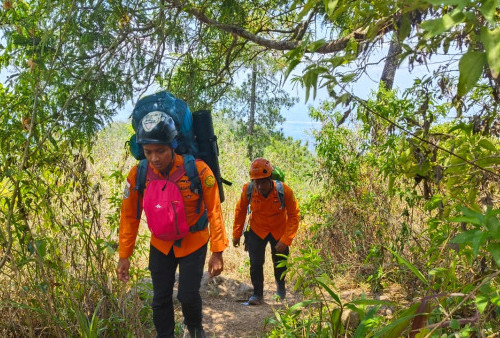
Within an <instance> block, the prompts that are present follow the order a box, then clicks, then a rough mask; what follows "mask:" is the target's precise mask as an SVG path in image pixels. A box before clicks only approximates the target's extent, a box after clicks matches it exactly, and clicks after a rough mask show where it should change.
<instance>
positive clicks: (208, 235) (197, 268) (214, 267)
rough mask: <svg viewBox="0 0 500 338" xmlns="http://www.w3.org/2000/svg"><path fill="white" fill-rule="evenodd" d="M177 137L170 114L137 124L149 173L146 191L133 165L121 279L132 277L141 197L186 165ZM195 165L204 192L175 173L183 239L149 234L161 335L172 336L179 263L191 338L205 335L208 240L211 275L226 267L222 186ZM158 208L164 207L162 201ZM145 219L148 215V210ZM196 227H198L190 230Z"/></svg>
mask: <svg viewBox="0 0 500 338" xmlns="http://www.w3.org/2000/svg"><path fill="white" fill-rule="evenodd" d="M176 135H177V131H176V128H175V124H174V121H173V120H172V118H171V117H170V116H168V115H167V114H166V113H164V112H159V111H153V112H150V113H148V114H147V115H146V116H144V117H143V118H142V120H141V122H140V124H139V126H138V128H137V135H136V137H137V143H138V144H140V145H142V147H143V149H144V154H145V156H146V159H147V160H148V168H147V171H148V174H147V176H146V189H145V190H144V193H143V195H141V194H140V193H139V191H138V190H137V189H136V176H137V168H138V167H137V166H134V167H133V168H132V169H131V170H130V172H129V174H128V177H127V186H126V189H125V194H124V199H123V203H122V208H121V215H120V216H121V217H120V232H119V256H120V258H119V261H118V268H117V273H118V278H119V279H120V280H121V281H123V282H127V281H128V280H129V278H130V277H129V268H130V261H129V257H130V256H131V255H132V252H133V249H134V246H135V240H136V237H137V233H138V228H139V222H140V219H138V217H137V215H140V211H139V213H138V210H137V208H138V207H139V208H141V210H142V208H143V197H144V200H145V199H146V197H148V196H151V195H152V192H151V191H150V192H149V195H148V185H149V184H150V182H152V180H155V179H169V177H170V176H171V175H172V174H173V173H177V172H178V171H177V170H179V168H180V169H181V170H182V169H183V166H184V158H183V157H182V156H180V155H178V154H176V153H175V152H174V149H175V148H176V143H177V142H176ZM196 167H197V170H198V173H199V178H200V180H201V185H202V193H199V192H193V191H192V190H191V182H190V181H189V178H188V177H187V176H186V174H184V176H180V175H178V174H177V176H179V177H180V179H178V180H177V181H176V184H177V187H178V188H179V191H180V193H181V195H182V201H183V203H184V209H185V214H186V221H187V224H188V225H189V226H190V232H189V233H188V234H187V235H186V236H185V237H184V238H182V240H180V241H167V240H161V239H159V238H157V237H155V236H154V235H153V234H152V235H151V245H150V256H149V269H150V271H151V278H152V281H153V302H152V308H153V322H154V324H155V327H156V331H157V337H174V329H175V321H174V308H173V301H172V294H173V286H174V283H175V271H176V269H177V266H179V286H178V295H177V298H178V299H179V301H180V303H181V306H182V312H183V315H184V324H185V325H186V326H187V329H188V331H189V335H190V336H191V337H205V333H204V330H203V327H202V300H201V297H200V293H199V288H200V283H201V278H202V275H203V267H204V264H205V257H206V253H207V243H208V241H210V250H211V251H212V255H211V257H210V260H209V263H208V271H209V274H210V276H217V275H219V274H220V273H221V272H222V270H223V259H222V251H223V250H224V249H225V248H226V247H227V245H228V239H227V236H226V232H225V228H224V223H223V220H222V211H221V205H220V199H219V191H218V187H217V184H216V182H215V179H214V176H213V173H212V171H211V170H210V168H209V167H208V165H207V164H206V163H204V162H202V161H196ZM181 174H182V172H181ZM172 176H173V175H172ZM165 182H166V181H165ZM151 186H153V185H151ZM154 186H156V184H155V185H154ZM160 186H161V184H160ZM200 196H202V197H200ZM200 198H202V202H201V206H202V208H201V211H199V212H197V206H199V204H198V200H199V199H200ZM138 202H139V203H138ZM158 207H161V206H160V203H158ZM146 217H148V211H147V210H146ZM207 219H208V225H207ZM148 221H149V218H148ZM176 221H177V220H176ZM200 225H201V226H200ZM193 229H196V230H194V231H192V232H191V230H193Z"/></svg>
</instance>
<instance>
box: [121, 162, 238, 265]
mask: <svg viewBox="0 0 500 338" xmlns="http://www.w3.org/2000/svg"><path fill="white" fill-rule="evenodd" d="M183 163H184V159H183V157H182V156H180V155H177V154H176V155H175V159H174V165H173V166H172V170H171V171H170V173H173V172H174V171H175V170H176V169H177V168H178V167H179V166H180V165H182V164H183ZM196 167H197V169H198V173H199V175H200V180H201V183H202V189H203V202H204V203H202V211H201V212H200V213H199V214H197V213H196V205H197V201H198V195H197V194H195V193H193V192H191V190H190V188H189V186H190V184H191V183H190V181H189V179H188V177H187V176H186V175H185V176H183V177H181V179H180V180H179V181H178V182H177V184H178V186H179V189H180V191H181V193H182V196H183V199H184V206H185V210H186V217H187V222H188V224H189V225H190V226H192V225H194V224H195V223H196V221H197V220H198V219H199V218H200V217H201V215H202V214H203V204H204V205H205V207H206V208H207V216H208V222H209V226H207V228H205V229H204V230H201V231H197V232H190V233H189V234H188V235H187V236H186V237H184V238H183V239H182V243H181V246H180V247H177V246H174V254H175V256H176V257H184V256H187V255H189V254H191V253H193V252H194V251H196V250H198V249H199V248H201V247H202V246H203V245H205V244H206V243H207V242H208V240H209V239H210V250H211V251H212V252H220V251H223V250H224V249H225V248H227V246H228V242H229V241H228V239H227V236H226V229H225V227H224V222H223V220H222V210H221V205H220V199H219V188H218V187H217V182H216V181H215V178H214V175H213V173H212V170H210V168H209V167H208V165H207V164H206V163H205V162H202V161H196ZM153 170H154V171H155V173H157V174H159V173H158V171H157V170H156V169H153ZM136 175H137V166H134V167H133V168H132V169H131V170H130V172H129V174H128V177H127V186H126V187H125V196H124V199H123V201H122V207H121V214H120V233H119V255H120V258H128V257H130V256H131V255H132V252H133V250H134V246H135V240H136V237H137V232H138V230H139V223H140V220H138V219H137V199H138V198H139V192H138V191H137V190H135V181H136ZM147 183H148V182H146V189H147ZM141 207H142V197H141ZM209 230H210V231H209ZM173 244H174V242H173V241H163V240H161V239H158V238H156V237H155V236H153V235H152V236H151V245H153V246H154V247H155V248H157V249H158V250H160V251H161V252H163V253H164V254H165V255H167V254H168V253H169V252H170V249H171V248H172V246H173Z"/></svg>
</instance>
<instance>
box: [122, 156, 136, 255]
mask: <svg viewBox="0 0 500 338" xmlns="http://www.w3.org/2000/svg"><path fill="white" fill-rule="evenodd" d="M136 175H137V166H134V167H133V168H132V169H131V170H130V172H129V174H128V176H127V182H126V183H125V184H126V185H125V190H124V193H123V200H122V206H121V212H120V229H119V240H118V247H119V249H118V254H119V256H120V258H129V257H130V256H132V252H133V251H134V246H135V240H136V237H137V232H138V231H139V223H140V220H139V219H137V199H138V198H139V193H138V192H137V190H135V178H136Z"/></svg>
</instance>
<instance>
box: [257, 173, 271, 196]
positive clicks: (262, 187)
mask: <svg viewBox="0 0 500 338" xmlns="http://www.w3.org/2000/svg"><path fill="white" fill-rule="evenodd" d="M254 182H255V187H256V188H257V191H258V192H259V194H261V195H264V196H267V195H269V193H270V192H271V189H272V188H273V181H272V180H271V178H270V177H266V178H260V179H258V180H254Z"/></svg>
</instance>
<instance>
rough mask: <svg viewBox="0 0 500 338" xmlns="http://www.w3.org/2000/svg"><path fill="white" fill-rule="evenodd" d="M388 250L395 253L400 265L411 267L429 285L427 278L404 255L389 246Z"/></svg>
mask: <svg viewBox="0 0 500 338" xmlns="http://www.w3.org/2000/svg"><path fill="white" fill-rule="evenodd" d="M387 250H388V251H389V252H390V253H392V254H393V255H394V257H396V260H397V261H398V264H400V265H404V266H406V267H407V268H408V269H410V271H411V272H413V274H414V275H415V276H417V277H418V279H420V280H421V281H422V282H424V284H425V285H429V282H428V281H427V279H426V278H425V277H424V275H423V274H422V273H421V272H420V271H419V270H418V269H417V268H416V267H415V266H414V265H413V264H411V263H410V262H409V261H407V260H406V259H404V258H403V257H401V256H400V255H399V254H398V253H396V252H395V251H392V250H391V249H389V248H387Z"/></svg>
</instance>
